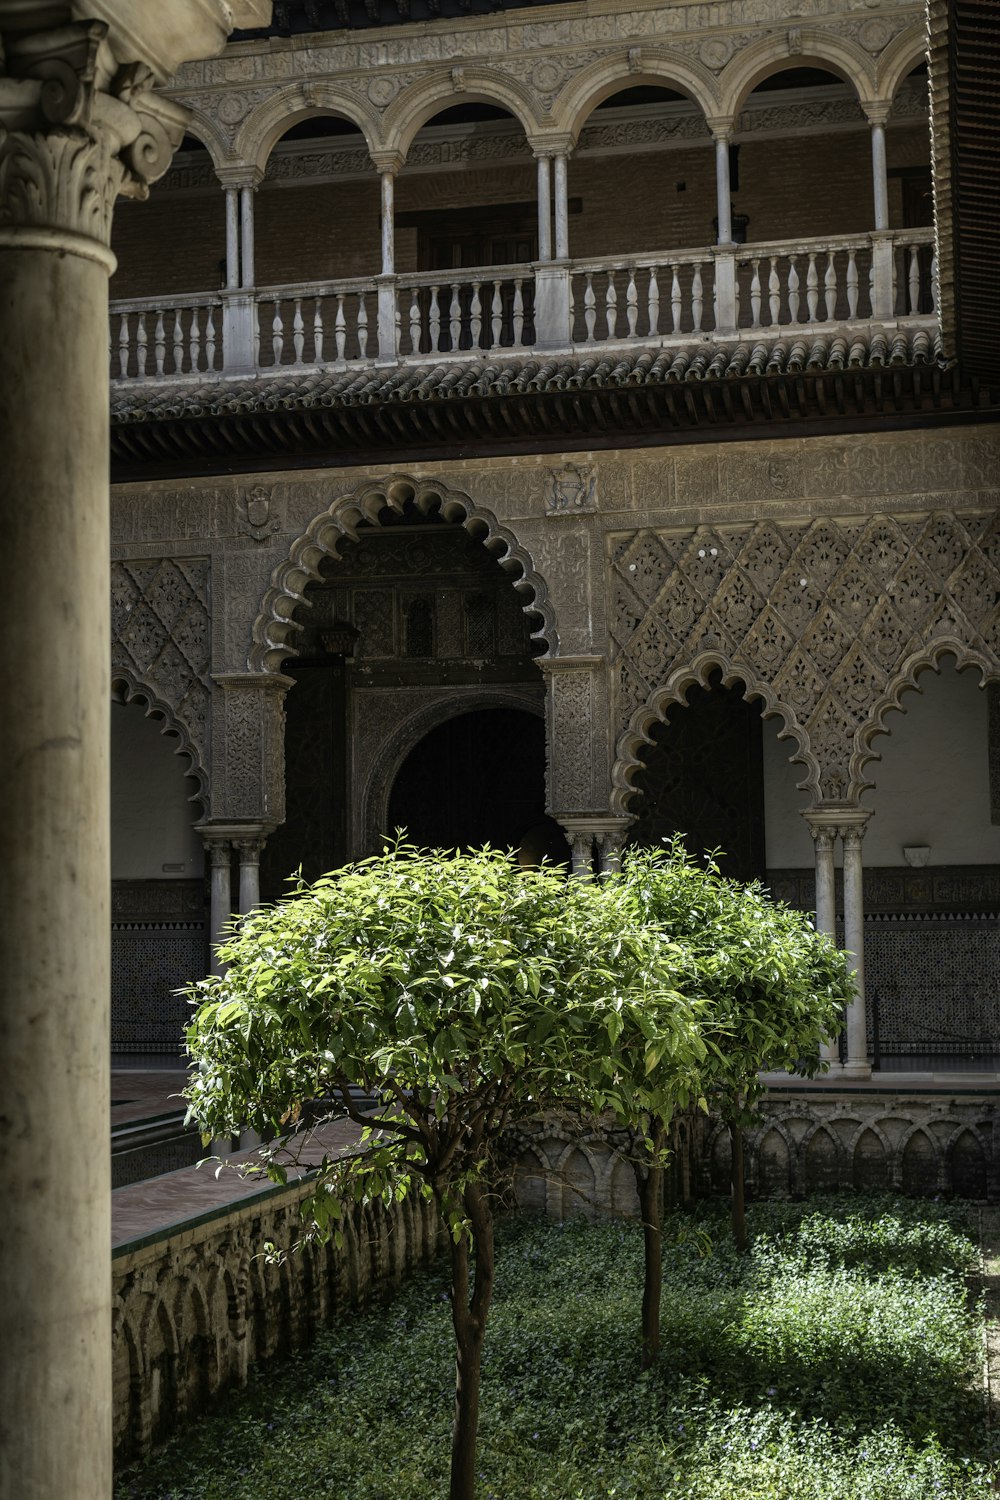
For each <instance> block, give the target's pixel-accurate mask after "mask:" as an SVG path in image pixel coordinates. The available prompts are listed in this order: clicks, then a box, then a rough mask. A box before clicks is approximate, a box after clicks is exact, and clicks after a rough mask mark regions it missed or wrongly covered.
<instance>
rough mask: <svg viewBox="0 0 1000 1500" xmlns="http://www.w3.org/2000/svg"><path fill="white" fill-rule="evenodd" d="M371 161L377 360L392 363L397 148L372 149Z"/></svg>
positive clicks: (395, 355) (396, 352)
mask: <svg viewBox="0 0 1000 1500" xmlns="http://www.w3.org/2000/svg"><path fill="white" fill-rule="evenodd" d="M372 161H373V163H374V165H375V170H376V171H377V172H378V173H379V177H380V180H381V208H380V211H379V223H380V233H381V239H382V270H381V272H380V273H379V275H378V276H376V278H375V285H376V287H377V295H378V326H377V330H376V333H377V339H378V362H379V364H383V365H385V364H395V363H396V361H397V359H398V358H399V333H398V330H397V327H396V210H395V190H396V174H397V172H399V170H400V169H401V167H402V165H403V158H402V156H401V155H400V154H399V152H398V151H374V152H373V153H372Z"/></svg>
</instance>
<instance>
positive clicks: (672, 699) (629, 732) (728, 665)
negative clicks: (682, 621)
mask: <svg viewBox="0 0 1000 1500" xmlns="http://www.w3.org/2000/svg"><path fill="white" fill-rule="evenodd" d="M713 672H721V673H722V686H723V687H726V688H729V687H735V686H736V684H737V683H742V684H743V686H744V687H745V688H746V695H747V698H748V700H750V701H753V700H754V699H756V698H759V699H761V701H762V702H763V704H764V718H765V719H771V718H775V717H778V718H780V719H781V720H782V723H783V725H784V727H783V728H782V729H781V730H780V731H779V733H778V738H779V739H782V740H784V739H794V740H795V742H796V745H797V747H798V749H797V751H796V754H794V755H791V756H789V760H791V761H792V762H797V763H798V764H800V765H804V766H805V767H806V776H805V777H804V778H803V780H802V781H800V782H799V783H798V787H799V790H800V791H809V792H811V793H812V795H813V797H814V798H815V799H816V800H817V801H818V800H819V766H818V764H817V762H816V759H815V757H814V756H813V754H812V753H811V751H810V749H809V737H808V734H807V732H806V730H805V729H804V728H803V726H802V725H801V724H800V723H799V722H798V720H797V719H796V717H795V715H794V713H793V712H792V710H791V709H790V708H788V707H786V705H785V704H784V703H782V702H781V701H780V700H779V699H778V697H777V695H776V694H775V692H774V689H773V688H772V687H771V685H770V684H769V683H767V682H765V681H764V680H763V679H762V678H760V677H758V676H756V674H755V673H754V672H753V671H752V670H751V669H750V667H749V666H748V664H747V663H745V662H742V661H741V662H739V663H737V664H734V663H733V662H732V661H730V659H729V658H728V657H727V656H724V655H723V654H722V653H721V652H716V651H703V652H701V653H700V655H698V656H696V657H694V659H693V660H692V661H691V662H689V663H686V664H685V665H684V666H682V667H678V668H677V669H676V671H674V672H672V673H671V675H670V676H669V677H668V679H667V681H666V683H665V684H664V685H663V687H660V688H657V689H656V690H655V692H653V693H651V694H650V696H649V697H648V698H647V700H646V702H645V703H644V704H643V705H642V707H641V708H637V709H636V711H635V713H634V714H633V715H632V718H631V719H630V721H629V724H628V727H627V728H626V729H625V730H624V731H623V733H622V734H621V735H620V736H619V739H618V745H617V753H616V756H615V763H614V766H613V767H612V770H611V784H612V792H611V811H612V812H613V813H616V814H617V815H618V816H619V817H627V816H628V811H627V809H626V803H627V801H628V799H629V797H630V796H631V795H632V794H633V793H634V791H635V787H634V784H633V777H634V776H635V773H636V771H637V770H638V769H639V767H640V766H641V764H642V759H641V751H642V746H643V745H648V744H651V743H652V739H653V736H652V735H651V734H650V730H651V729H652V727H653V725H654V724H655V723H657V721H659V720H662V719H663V718H664V717H665V710H666V709H668V708H669V707H670V706H671V704H674V703H680V704H683V705H684V706H685V707H686V706H687V694H688V690H689V689H690V688H692V687H703V688H706V689H707V688H709V678H710V676H711V675H712V673H713Z"/></svg>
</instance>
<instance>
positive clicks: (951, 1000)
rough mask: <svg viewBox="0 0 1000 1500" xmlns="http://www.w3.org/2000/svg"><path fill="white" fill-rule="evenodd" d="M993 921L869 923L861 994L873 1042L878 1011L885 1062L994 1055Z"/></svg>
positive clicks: (997, 1014)
mask: <svg viewBox="0 0 1000 1500" xmlns="http://www.w3.org/2000/svg"><path fill="white" fill-rule="evenodd" d="M998 961H1000V922H998V921H997V920H996V918H994V917H973V916H970V917H891V916H880V917H871V918H869V919H868V920H867V921H866V922H865V987H866V989H867V991H868V995H869V1005H868V1029H869V1036H870V1038H871V1032H872V1026H873V1022H874V1020H875V1016H874V1009H875V1006H876V1005H877V1009H878V1029H879V1044H880V1047H881V1050H882V1052H883V1053H885V1054H887V1055H900V1054H913V1053H917V1054H925V1053H931V1054H933V1053H956V1052H960V1053H976V1054H981V1055H984V1054H985V1055H990V1056H993V1055H997V1054H1000V1006H998V1002H997V998H996V976H997V967H998Z"/></svg>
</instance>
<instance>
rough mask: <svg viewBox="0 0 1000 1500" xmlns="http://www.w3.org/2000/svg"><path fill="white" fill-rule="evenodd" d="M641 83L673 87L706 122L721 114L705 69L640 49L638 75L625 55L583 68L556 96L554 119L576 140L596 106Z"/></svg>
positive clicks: (674, 56)
mask: <svg viewBox="0 0 1000 1500" xmlns="http://www.w3.org/2000/svg"><path fill="white" fill-rule="evenodd" d="M641 84H651V85H653V86H654V87H665V88H667V87H671V86H674V87H676V89H677V91H678V92H679V93H683V94H687V95H688V96H689V97H690V98H691V99H692V100H693V101H694V103H695V104H697V106H698V108H699V109H700V110H701V112H702V114H703V115H704V116H705V117H706V119H707V118H709V117H714V116H715V115H718V114H719V113H720V104H719V93H718V88H717V86H716V82H715V78H714V77H713V75H712V74H711V73H710V72H709V70H708V68H706V67H704V65H703V64H702V63H699V62H693V61H692V60H691V59H690V58H687V57H681V56H679V55H678V54H677V53H671V52H653V51H651V50H648V49H647V48H645V47H643V49H642V65H641V67H640V69H639V71H638V72H637V73H633V72H630V70H629V62H628V54H627V53H622V54H621V55H620V56H617V57H602V58H600V59H599V60H598V61H597V62H595V63H591V65H590V66H589V67H588V68H584V69H583V71H582V72H581V73H578V74H577V75H576V76H575V77H574V78H572V79H571V80H570V81H569V83H567V84H566V85H565V86H564V87H563V89H562V90H561V92H560V93H559V94H558V95H557V96H556V98H555V100H554V102H553V105H552V116H553V119H554V120H556V121H558V124H559V128H560V129H561V130H564V131H566V132H568V133H569V134H570V135H572V137H573V139H574V140H576V139H577V138H578V136H579V134H580V131H581V130H582V129H583V126H584V125H585V124H586V121H587V119H588V117H589V116H590V115H591V114H592V113H593V111H594V110H595V109H596V108H597V106H598V105H599V104H601V103H602V102H603V101H604V100H605V99H610V98H611V96H612V95H613V94H616V93H618V92H619V91H620V90H621V89H629V88H635V87H636V86H638V85H641Z"/></svg>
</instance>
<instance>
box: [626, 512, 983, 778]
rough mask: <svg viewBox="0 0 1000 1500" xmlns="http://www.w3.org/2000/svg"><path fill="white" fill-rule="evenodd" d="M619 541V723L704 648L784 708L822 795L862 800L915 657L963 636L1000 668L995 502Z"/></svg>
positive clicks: (967, 652)
mask: <svg viewBox="0 0 1000 1500" xmlns="http://www.w3.org/2000/svg"><path fill="white" fill-rule="evenodd" d="M611 547H612V552H611V559H610V578H609V585H610V587H609V593H610V596H611V599H612V608H613V618H612V622H611V635H612V639H613V642H614V646H613V659H614V671H615V682H616V686H615V692H616V714H615V721H616V724H617V726H618V731H619V733H621V732H622V731H624V730H625V729H626V728H627V727H628V726H629V725H631V726H632V728H633V729H635V727H636V725H637V724H638V722H639V720H638V719H637V714H638V712H639V711H640V710H642V709H648V708H649V706H650V705H651V704H652V703H653V702H654V701H667V699H664V697H663V689H664V687H665V686H666V685H667V684H668V683H670V682H671V681H672V680H674V681H680V680H684V676H685V673H686V672H689V670H690V667H691V663H692V661H693V660H694V659H695V658H697V657H699V655H700V654H703V655H704V657H705V658H706V660H707V659H709V658H714V659H715V660H716V661H717V662H718V664H719V665H721V666H723V668H724V670H725V671H726V672H728V673H731V674H732V675H735V676H737V677H742V678H743V680H744V681H746V682H747V684H748V685H749V686H751V687H753V688H754V689H755V690H757V691H758V692H760V693H761V695H762V696H764V698H765V702H766V703H767V706H768V707H770V708H774V709H777V710H780V711H782V712H783V713H784V715H785V718H786V722H787V724H788V726H789V728H791V729H792V730H793V731H794V733H795V734H796V737H797V738H798V741H799V746H800V750H801V752H802V755H801V758H802V759H803V760H804V761H805V762H806V764H807V766H808V767H809V773H808V777H807V781H808V785H809V786H810V787H811V788H812V789H813V790H814V792H815V794H816V795H817V796H819V797H824V798H828V799H832V800H840V799H844V798H847V799H854V798H856V796H857V795H858V794H859V792H860V790H861V788H862V787H863V785H864V784H865V783H864V781H863V779H862V768H863V766H864V763H865V762H866V761H867V760H868V759H869V758H870V751H869V749H868V747H869V744H870V741H871V738H872V735H873V733H874V731H875V728H876V727H877V726H878V725H879V723H880V722H881V716H882V714H883V713H884V711H885V708H886V707H887V706H888V705H889V703H890V701H895V700H896V698H897V697H898V694H899V692H900V691H901V690H902V688H903V687H904V686H905V685H906V684H907V683H909V682H910V681H911V679H912V672H913V670H914V668H915V666H917V665H919V664H920V663H921V661H924V662H928V661H931V660H934V659H935V658H936V656H938V655H941V654H942V653H943V652H944V650H945V649H946V647H947V646H948V645H949V644H950V645H951V646H952V647H953V649H955V650H957V651H958V652H959V653H960V654H961V655H962V656H963V657H964V659H965V660H974V661H977V662H979V663H981V664H983V665H985V666H987V668H988V669H989V670H991V671H993V672H996V673H998V674H1000V604H998V603H996V602H995V601H996V600H997V599H998V598H1000V523H998V521H997V519H996V518H995V516H993V515H989V514H973V515H962V516H958V515H954V514H951V513H948V512H939V513H936V514H933V515H930V516H924V517H911V518H908V519H907V521H905V522H900V521H897V520H895V519H894V518H892V517H888V516H875V517H873V518H872V519H871V520H869V521H868V522H866V523H860V522H859V523H848V522H841V521H833V520H827V519H819V520H816V521H814V522H812V523H811V524H810V525H800V526H788V527H777V526H775V525H774V524H773V523H771V522H760V523H758V524H757V525H755V526H753V527H747V528H725V529H722V528H719V529H713V528H711V527H699V528H697V529H696V530H694V531H686V532H683V533H672V534H671V533H660V532H655V531H652V530H643V531H638V532H633V533H628V534H627V535H625V536H619V537H616V538H613V539H612V540H611ZM911 664H912V665H911ZM696 675H697V674H696ZM691 680H693V679H692V678H691V677H690V675H688V677H687V678H686V681H687V682H690V681H691ZM680 696H683V692H681V694H680Z"/></svg>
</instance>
